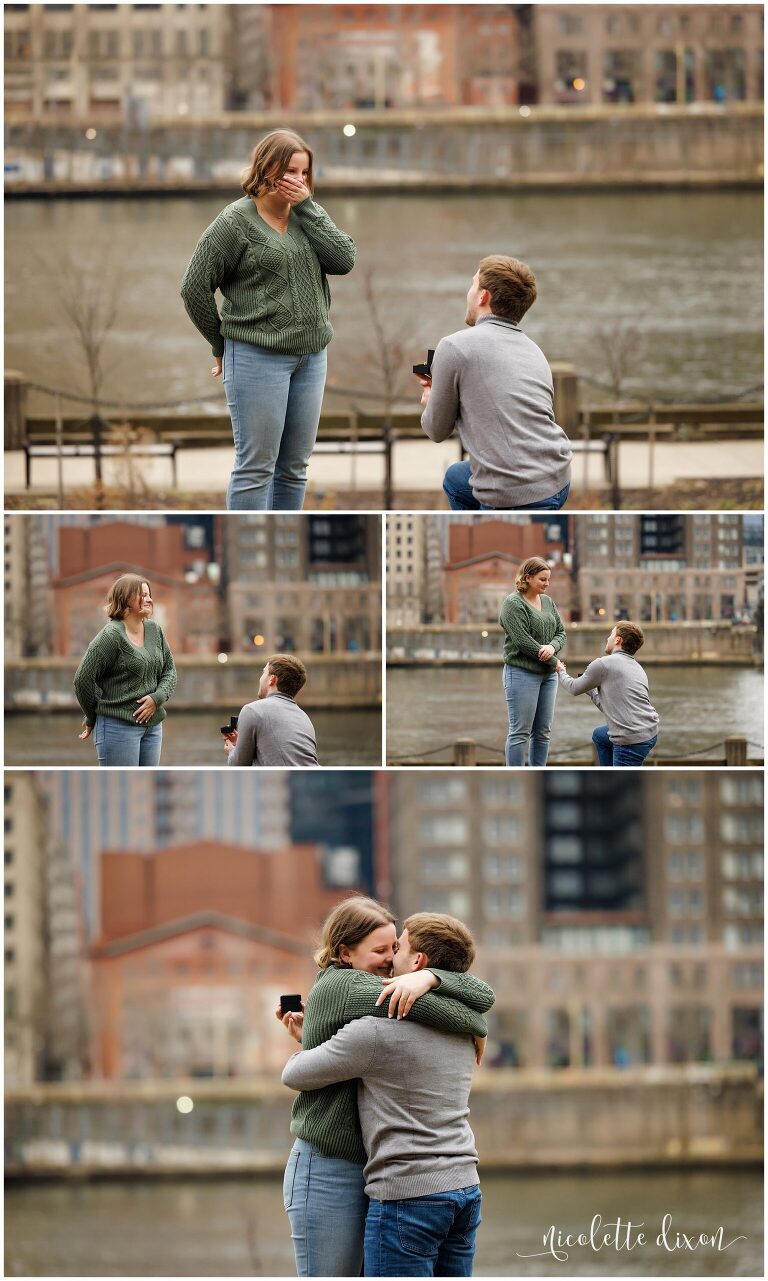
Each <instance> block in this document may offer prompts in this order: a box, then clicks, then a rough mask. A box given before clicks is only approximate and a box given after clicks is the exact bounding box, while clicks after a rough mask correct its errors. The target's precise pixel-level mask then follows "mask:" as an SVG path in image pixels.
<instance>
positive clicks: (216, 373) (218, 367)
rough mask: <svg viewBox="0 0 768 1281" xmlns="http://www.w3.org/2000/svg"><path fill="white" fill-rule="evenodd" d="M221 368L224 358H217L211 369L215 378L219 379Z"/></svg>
mask: <svg viewBox="0 0 768 1281" xmlns="http://www.w3.org/2000/svg"><path fill="white" fill-rule="evenodd" d="M221 366H222V357H221V356H216V357H215V359H214V362H213V368H212V369H211V373H212V374H213V376H214V378H218V376H219V374H220V373H221Z"/></svg>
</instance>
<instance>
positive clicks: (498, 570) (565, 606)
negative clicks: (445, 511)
mask: <svg viewBox="0 0 768 1281" xmlns="http://www.w3.org/2000/svg"><path fill="white" fill-rule="evenodd" d="M447 536H448V551H447V557H446V561H445V564H444V566H443V583H444V593H443V596H444V602H445V604H444V615H443V617H444V621H445V622H447V623H464V624H466V623H488V622H493V623H496V622H498V618H499V612H500V610H501V606H502V603H503V601H504V600H505V598H506V597H507V596H508V595H509V594H510V592H512V591H514V586H515V578H516V576H517V571H518V569H519V567H520V565H521V564H522V562H523V561H524V560H527V559H528V557H530V556H541V557H543V559H545V560H546V561H548V562H549V564H550V566H551V568H552V577H551V580H550V589H549V594H550V595H551V596H552V598H553V599H554V600H556V601H557V607H558V610H559V612H560V614H561V616H562V618H563V619H564V621H565V622H569V621H570V617H571V588H572V584H571V573H570V556H568V555H567V554H566V553H565V551H564V547H563V543H562V540H561V537H560V528H559V526H558V525H557V524H553V525H546V524H543V523H536V522H532V521H531V522H529V521H525V523H523V522H522V521H520V522H519V523H518V522H513V521H502V520H495V519H488V520H486V521H483V522H482V523H480V522H474V521H473V522H470V523H468V522H458V521H456V522H451V523H449V524H448V525H447Z"/></svg>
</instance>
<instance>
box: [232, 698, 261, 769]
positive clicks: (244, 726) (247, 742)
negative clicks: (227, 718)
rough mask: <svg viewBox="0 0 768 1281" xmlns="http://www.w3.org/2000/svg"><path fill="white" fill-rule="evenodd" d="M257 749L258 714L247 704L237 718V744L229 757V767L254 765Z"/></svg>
mask: <svg viewBox="0 0 768 1281" xmlns="http://www.w3.org/2000/svg"><path fill="white" fill-rule="evenodd" d="M256 749H257V744H256V713H255V711H254V709H253V708H252V707H251V706H250V705H249V704H248V703H246V705H245V707H241V709H240V714H239V715H238V718H237V742H236V743H235V746H234V747H233V748H232V751H231V752H230V753H229V756H228V757H227V765H253V762H254V761H255V760H256Z"/></svg>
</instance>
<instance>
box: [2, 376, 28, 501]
mask: <svg viewBox="0 0 768 1281" xmlns="http://www.w3.org/2000/svg"><path fill="white" fill-rule="evenodd" d="M28 385H29V380H28V378H27V376H26V374H22V373H19V371H18V370H17V369H6V371H5V395H4V397H3V399H4V405H3V412H4V414H5V448H6V449H24V447H25V445H27V444H28V443H29V438H28V436H27V387H28ZM27 489H29V485H27Z"/></svg>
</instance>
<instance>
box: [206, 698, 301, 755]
mask: <svg viewBox="0 0 768 1281" xmlns="http://www.w3.org/2000/svg"><path fill="white" fill-rule="evenodd" d="M228 763H229V764H230V765H310V766H312V765H317V763H318V761H317V743H316V741H315V730H314V726H313V725H312V722H311V720H310V719H309V717H308V716H307V713H306V712H305V711H303V709H302V708H301V707H299V705H298V703H296V702H295V701H294V699H292V698H289V697H288V696H287V694H280V693H276V694H270V695H269V696H268V697H267V698H259V699H257V700H256V701H255V702H253V703H246V705H245V707H244V708H243V709H242V711H241V712H240V715H239V716H238V718H237V743H236V745H235V747H234V748H233V750H232V751H231V752H230V753H229V762H228Z"/></svg>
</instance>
